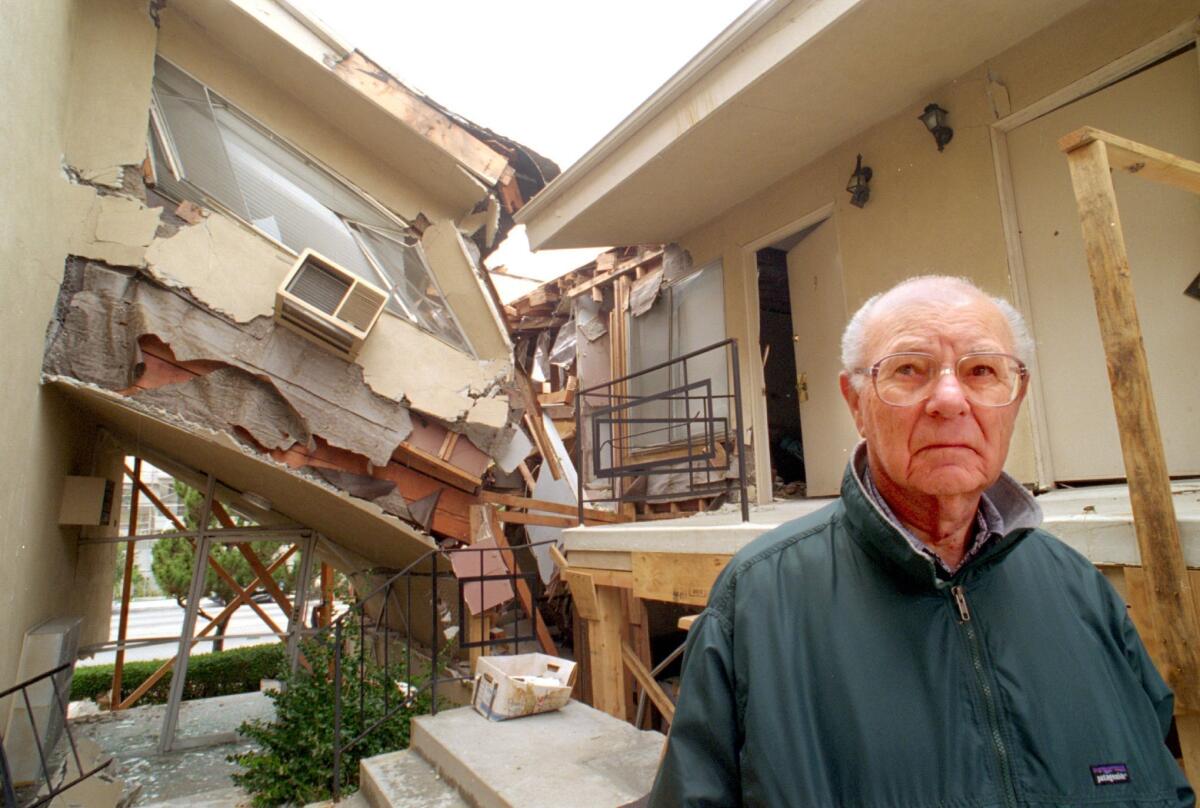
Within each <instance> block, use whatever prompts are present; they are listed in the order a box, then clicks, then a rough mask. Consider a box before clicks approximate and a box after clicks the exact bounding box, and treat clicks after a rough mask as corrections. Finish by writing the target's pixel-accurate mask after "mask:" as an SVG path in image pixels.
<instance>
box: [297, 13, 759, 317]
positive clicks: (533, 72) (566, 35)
mask: <svg viewBox="0 0 1200 808" xmlns="http://www.w3.org/2000/svg"><path fill="white" fill-rule="evenodd" d="M292 1H293V2H294V3H295V4H296V5H297V6H298V7H301V8H303V9H305V10H307V11H308V12H309V13H310V14H312V15H313V16H316V17H318V18H319V19H321V20H322V21H323V22H324V23H325V24H326V25H328V26H329V28H331V29H332V30H333V31H335V32H336V33H337V34H338V35H339V36H341V37H342V38H343V39H345V40H347V42H348V44H350V45H352V46H353V47H356V48H358V49H360V50H362V51H363V52H364V53H366V54H367V55H368V56H370V57H371V58H372V59H374V60H375V61H377V62H379V63H380V64H381V65H382V66H383V67H385V68H386V69H387V70H388V71H389V72H390V73H392V74H393V75H394V76H396V78H397V79H399V80H400V81H401V82H403V83H405V84H407V85H408V86H410V87H413V88H416V89H418V90H420V91H421V92H423V93H425V94H426V95H428V96H429V97H431V98H433V99H434V100H435V101H437V102H438V103H440V104H442V105H443V106H445V107H447V108H448V109H450V110H452V111H454V112H456V113H458V114H459V115H462V116H464V117H466V118H469V119H470V120H472V121H474V122H475V123H477V124H479V125H481V126H486V127H487V128H489V129H491V130H493V131H495V132H498V133H500V134H502V135H504V136H506V137H509V138H512V139H513V140H516V141H518V142H520V143H523V144H524V145H526V146H528V147H530V148H531V149H533V150H535V151H537V152H539V153H541V154H543V155H545V156H546V157H549V158H550V159H551V160H554V161H555V162H556V163H558V165H559V167H560V168H563V169H565V168H567V166H569V165H570V164H571V163H572V162H574V161H575V160H578V159H579V158H580V157H581V156H583V154H584V153H585V152H587V150H588V149H590V148H591V147H592V146H593V145H595V144H596V142H597V141H599V140H600V139H601V138H602V137H604V135H606V134H608V132H609V131H610V130H611V129H613V127H615V126H616V125H617V124H618V123H620V122H621V120H622V119H624V118H625V116H627V115H628V114H629V113H630V112H632V111H633V110H634V109H635V108H636V107H637V106H638V105H639V104H641V103H642V102H643V101H645V100H646V98H647V97H649V96H650V94H651V93H653V92H654V91H655V90H657V89H658V88H659V86H661V85H662V84H663V83H664V82H665V81H666V80H667V79H669V78H670V77H671V76H672V75H674V74H675V72H676V71H678V70H679V69H680V68H681V67H683V66H684V65H685V64H686V63H687V62H688V60H690V59H691V58H692V57H693V56H694V55H696V53H698V52H699V51H700V50H701V49H702V48H703V47H704V46H705V45H707V44H708V43H709V42H710V41H711V40H712V39H713V38H714V37H715V36H716V35H717V34H719V33H720V32H721V30H722V29H724V28H725V27H726V26H727V25H729V23H731V22H733V20H734V19H735V18H736V17H737V16H738V15H739V14H741V13H742V12H743V11H744V10H745V9H746V8H748V7H749V5H750V0H605V2H579V1H578V0H507V2H495V1H494V0H493V1H492V2H488V1H487V0H442V2H439V1H438V0H424V2H420V3H415V2H408V1H404V0H399V1H398V0H292ZM596 252H597V250H595V249H591V250H554V251H546V252H542V253H537V254H532V253H530V252H529V247H528V242H526V241H525V237H524V228H523V227H517V228H515V229H514V230H513V232H512V233H511V234H510V236H509V239H508V241H507V242H505V244H503V245H501V248H500V249H499V250H497V251H496V252H495V253H493V255H492V256H491V257H490V258H489V260H488V262H487V264H488V266H489V268H495V267H497V266H500V265H505V266H507V267H508V269H509V271H510V272H513V273H516V274H518V275H523V276H526V277H533V278H537V279H539V280H547V279H549V278H553V277H557V276H558V275H560V274H562V273H563V272H566V271H568V270H570V269H574V268H575V267H578V266H582V265H583V264H586V263H587V262H588V261H590V260H592V258H594V257H595V255H596ZM493 277H494V278H496V279H497V283H496V285H497V287H498V290H499V292H500V295H501V297H502V298H503V299H504V300H505V301H506V302H507V301H508V300H511V299H513V298H514V297H517V296H519V295H521V294H524V293H525V292H527V291H528V290H529V289H530V288H532V287H533V286H534V284H533V283H530V282H521V281H517V280H513V279H506V278H502V277H499V276H497V275H495V274H493Z"/></svg>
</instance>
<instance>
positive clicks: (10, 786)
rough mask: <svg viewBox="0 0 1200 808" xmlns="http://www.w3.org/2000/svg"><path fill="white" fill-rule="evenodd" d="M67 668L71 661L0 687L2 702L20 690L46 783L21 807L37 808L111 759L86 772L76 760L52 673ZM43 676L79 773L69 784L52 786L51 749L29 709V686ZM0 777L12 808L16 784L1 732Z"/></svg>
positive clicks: (63, 707)
mask: <svg viewBox="0 0 1200 808" xmlns="http://www.w3.org/2000/svg"><path fill="white" fill-rule="evenodd" d="M70 668H71V663H70V662H64V663H63V664H62V665H59V666H58V667H57V668H54V669H53V670H49V671H46V672H45V673H42V674H39V675H37V676H34V677H32V678H30V679H26V680H25V681H24V682H20V683H18V684H15V685H13V686H12V687H10V688H8V689H7V690H0V703H3V702H4V700H5V699H7V698H8V697H9V696H12V695H14V694H16V693H17V692H20V694H21V698H22V700H23V701H24V702H25V714H26V715H27V716H29V725H30V728H31V729H32V731H33V741H34V745H35V747H36V748H37V753H38V761H39V763H40V764H41V769H42V777H43V778H45V782H46V789H47V793H46V794H44V795H41V796H39V797H38V798H37V799H35V800H34V801H33V802H31V803H29V804H28V805H27V806H25V808H37V806H40V805H45V804H46V803H48V802H50V801H51V800H53V799H54V798H55V797H57V796H58V795H59V794H62V793H63V792H64V791H66V790H67V789H69V788H72V787H74V786H76V785H79V784H80V783H82V782H83V781H84V780H86V779H88V778H89V777H91V776H92V775H94V774H96V773H97V772H100V771H102V770H103V769H105V768H107V767H108V766H109V764H111V763H112V758H111V757H110V758H109V759H108V760H106V761H104V762H103V763H101V764H100V765H99V766H97V767H95V768H94V769H92V770H91V771H89V772H84V771H83V763H82V761H80V759H79V749H78V748H77V747H76V746H75V738H74V736H73V735H71V725H70V724H69V723H68V722H67V704H66V701H65V700H64V699H63V696H62V693H61V689H62V688H61V686H60V685H59V683H58V682H57V681H56V680H54V677H55V676H58V675H59V674H60V673H63V672H64V671H67V670H70ZM44 679H50V680H51V682H50V689H51V691H53V693H54V700H55V702H56V703H57V704H58V707H59V709H60V710H61V713H62V722H63V734H64V735H66V737H67V742H68V744H69V745H70V747H71V754H72V756H73V757H74V758H75V771H76V772H79V776H78V777H76V778H75V779H74V780H72V781H71V782H69V783H60V784H58V785H55V784H54V782H53V778H52V777H51V775H50V762H49V761H50V755H51V754H52V753H53V751H54V750H53V749H47V748H46V744H45V742H44V739H43V738H42V737H41V733H40V732H39V731H38V726H37V720H36V717H35V716H34V712H33V704H32V703H31V702H30V700H29V688H31V687H33V686H34V685H36V684H38V683H39V682H41V681H43V680H44ZM48 725H49V722H47V726H48ZM0 778H3V781H4V782H3V794H4V804H5V805H11V806H14V807H15V806H16V804H17V794H16V784H15V783H14V782H13V777H12V770H11V768H10V767H9V763H8V754H7V753H6V752H5V750H4V734H3V733H0Z"/></svg>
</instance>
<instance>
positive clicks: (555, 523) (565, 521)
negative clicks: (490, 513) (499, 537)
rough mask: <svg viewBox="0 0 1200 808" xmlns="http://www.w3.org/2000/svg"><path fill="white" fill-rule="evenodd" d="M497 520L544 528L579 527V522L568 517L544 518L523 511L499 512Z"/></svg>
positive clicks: (540, 515)
mask: <svg viewBox="0 0 1200 808" xmlns="http://www.w3.org/2000/svg"><path fill="white" fill-rule="evenodd" d="M496 519H497V520H498V521H500V522H504V523H505V524H510V525H541V526H543V527H577V526H578V525H579V522H578V520H575V519H570V518H568V517H566V516H543V515H542V514H538V513H523V512H521V511H497V512H496Z"/></svg>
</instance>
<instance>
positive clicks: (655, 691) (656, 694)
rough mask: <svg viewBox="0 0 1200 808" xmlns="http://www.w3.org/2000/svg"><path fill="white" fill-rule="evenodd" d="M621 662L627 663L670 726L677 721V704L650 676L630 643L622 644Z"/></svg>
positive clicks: (648, 670)
mask: <svg viewBox="0 0 1200 808" xmlns="http://www.w3.org/2000/svg"><path fill="white" fill-rule="evenodd" d="M621 661H622V662H624V663H625V667H626V668H627V669H628V670H629V672H630V673H632V674H633V678H634V679H636V680H637V683H638V685H640V686H641V688H642V689H643V690H645V691H646V695H648V696H649V697H650V701H651V703H652V704H653V705H654V706H655V707H657V708H658V711H659V712H660V713H662V715H663V718H665V719H666V720H667V723H668V724H670V723H671V722H672V721H674V720H675V703H674V702H672V701H671V697H670V696H668V695H667V693H666V691H665V690H663V689H662V685H660V684H659V683H658V682H657V681H655V679H654V677H653V676H651V675H650V669H649V668H647V667H646V664H645V663H644V662H642V660H640V659H638V655H637V652H635V651H634V650H633V648H632V646H630V645H629V643H627V642H626V643H621Z"/></svg>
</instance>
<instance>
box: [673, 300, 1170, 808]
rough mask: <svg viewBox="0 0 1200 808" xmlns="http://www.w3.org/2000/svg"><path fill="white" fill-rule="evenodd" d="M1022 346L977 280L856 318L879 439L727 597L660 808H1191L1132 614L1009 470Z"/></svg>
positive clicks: (852, 375)
mask: <svg viewBox="0 0 1200 808" xmlns="http://www.w3.org/2000/svg"><path fill="white" fill-rule="evenodd" d="M1030 353H1031V345H1030V340H1029V337H1028V334H1027V332H1026V329H1025V326H1024V325H1023V323H1022V322H1021V318H1020V316H1019V315H1018V314H1017V313H1016V311H1014V310H1013V309H1012V307H1011V306H1009V305H1008V304H1007V303H1005V302H1004V301H1002V300H998V299H993V298H990V297H988V296H987V295H985V294H984V293H983V292H981V291H980V290H979V289H977V288H976V287H974V286H973V285H971V284H970V283H969V282H967V281H965V280H959V279H954V278H944V277H923V278H915V279H912V280H909V281H906V282H904V283H901V284H900V285H898V286H896V287H894V288H893V289H891V290H890V291H888V292H886V293H884V294H882V295H879V296H876V297H874V298H872V299H871V300H869V301H867V303H866V304H864V305H863V307H862V308H861V309H860V310H859V311H858V313H857V314H855V315H854V317H853V318H852V319H851V321H850V324H849V325H848V326H847V328H846V333H845V336H844V338H843V345H842V360H843V364H844V367H845V370H844V371H843V373H842V374H841V389H842V394H843V396H844V397H845V399H846V403H847V404H848V405H849V406H850V411H851V413H852V414H853V416H854V421H855V423H856V424H857V426H858V431H859V433H860V434H861V435H862V436H863V438H864V439H865V440H864V441H863V443H861V444H860V445H859V446H858V448H857V450H856V451H855V454H854V456H853V459H852V460H851V462H850V464H849V467H848V468H847V470H846V475H845V479H844V481H843V483H842V495H841V497H840V498H839V499H838V500H836V501H835V502H834V503H832V504H831V505H829V506H828V507H826V508H823V509H822V510H820V511H818V512H816V513H814V514H812V515H811V516H807V517H804V518H802V519H799V520H797V521H795V522H791V523H789V524H786V525H783V526H781V527H779V528H778V529H776V530H773V531H771V532H770V533H768V534H766V535H764V536H761V537H760V538H758V539H757V540H755V541H754V542H752V543H751V544H750V545H748V546H747V547H746V548H744V549H743V550H742V551H741V552H739V553H738V554H737V555H736V556H734V558H733V560H732V561H731V562H730V563H729V565H728V566H727V567H726V569H725V571H724V572H723V573H722V574H721V577H720V578H719V579H718V581H717V583H716V584H715V585H714V587H713V591H712V594H711V597H710V599H709V604H708V608H707V609H705V611H704V613H703V614H702V615H701V616H700V618H699V619H698V620H696V622H695V624H694V625H693V626H692V630H691V636H690V637H689V641H688V650H687V654H686V656H685V660H684V669H683V684H682V690H681V693H680V699H679V704H678V708H677V710H676V713H675V721H674V724H673V726H672V727H671V735H670V740H669V742H668V746H667V752H666V755H665V757H664V760H663V765H662V767H661V769H660V771H659V774H658V778H657V780H656V782H655V786H654V791H653V793H652V795H651V800H650V803H651V805H654V806H685V805H686V806H702V805H703V806H732V805H759V806H778V807H779V808H783V807H784V806H812V807H813V808H818V807H819V808H836V807H838V806H846V808H851V806H852V807H853V808H875V807H878V808H884V806H886V807H887V808H935V806H936V807H937V808H972V807H973V806H978V807H979V808H991V807H992V806H996V807H997V808H999V806H1007V807H1008V808H1017V807H1018V806H1022V807H1024V806H1037V808H1051V806H1071V807H1072V808H1076V807H1077V806H1084V805H1104V806H1109V808H1113V807H1114V806H1135V805H1136V806H1143V807H1144V808H1149V806H1155V808H1168V806H1180V805H1193V804H1194V798H1193V795H1192V791H1191V789H1190V788H1189V787H1188V784H1187V781H1186V780H1185V779H1184V777H1183V775H1182V773H1181V772H1180V770H1179V768H1178V766H1177V765H1176V763H1175V761H1174V759H1173V758H1172V756H1171V754H1170V752H1169V751H1168V750H1167V748H1166V746H1165V745H1164V743H1163V738H1164V736H1165V734H1166V732H1167V729H1168V727H1169V725H1170V720H1171V707H1172V696H1171V692H1170V691H1169V690H1168V689H1167V687H1166V685H1165V684H1164V683H1163V681H1162V679H1161V678H1160V677H1159V675H1158V673H1157V672H1156V671H1155V669H1154V666H1153V664H1152V663H1151V661H1150V658H1149V657H1148V656H1147V655H1146V651H1145V649H1144V648H1143V646H1142V643H1141V640H1140V639H1139V638H1138V636H1137V632H1136V631H1135V630H1134V627H1133V624H1132V623H1131V622H1130V620H1129V617H1128V615H1127V614H1126V610H1125V605H1124V604H1123V603H1122V602H1121V600H1120V598H1119V597H1118V596H1117V595H1116V594H1115V593H1114V592H1113V590H1112V588H1111V587H1110V586H1109V584H1108V583H1107V582H1106V581H1105V579H1104V578H1103V576H1101V575H1100V574H1099V572H1097V570H1096V569H1095V568H1094V567H1093V566H1092V565H1091V564H1090V563H1089V562H1088V561H1087V560H1086V559H1085V558H1083V557H1082V556H1080V555H1079V554H1078V553H1076V552H1074V551H1072V550H1071V549H1069V548H1067V547H1066V546H1065V545H1063V544H1062V543H1060V542H1059V541H1058V540H1057V539H1055V538H1053V537H1052V536H1050V535H1049V534H1047V533H1045V532H1043V531H1041V530H1039V529H1038V524H1039V522H1040V519H1041V515H1040V511H1039V509H1038V506H1037V503H1036V502H1035V501H1034V499H1033V498H1032V497H1031V496H1030V495H1029V494H1028V493H1027V492H1026V491H1025V490H1024V489H1023V488H1022V487H1021V486H1020V485H1019V484H1018V483H1017V482H1016V481H1015V480H1013V479H1012V478H1010V477H1008V476H1007V475H1005V474H1004V473H1003V472H1002V470H1001V469H1002V467H1003V465H1004V459H1005V456H1006V454H1007V453H1008V444H1009V440H1010V438H1011V437H1012V431H1013V425H1014V422H1015V421H1016V417H1017V410H1018V409H1019V407H1020V404H1021V400H1022V399H1023V397H1024V395H1025V391H1026V386H1027V384H1028V372H1027V370H1026V363H1027V362H1028V360H1029V356H1030Z"/></svg>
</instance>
